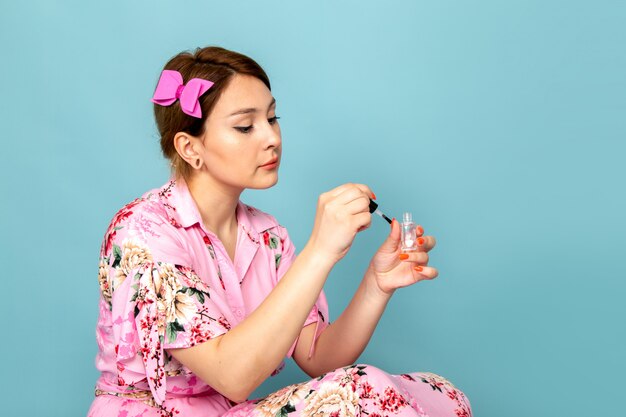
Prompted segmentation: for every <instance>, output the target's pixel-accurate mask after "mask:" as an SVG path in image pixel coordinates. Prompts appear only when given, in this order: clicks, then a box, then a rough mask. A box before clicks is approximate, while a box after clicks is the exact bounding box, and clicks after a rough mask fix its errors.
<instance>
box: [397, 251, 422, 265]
mask: <svg viewBox="0 0 626 417" xmlns="http://www.w3.org/2000/svg"><path fill="white" fill-rule="evenodd" d="M398 259H400V260H401V261H403V262H414V263H416V264H422V265H426V264H428V254H427V253H426V252H404V253H401V254H400V255H399V256H398Z"/></svg>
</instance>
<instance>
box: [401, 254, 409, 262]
mask: <svg viewBox="0 0 626 417" xmlns="http://www.w3.org/2000/svg"><path fill="white" fill-rule="evenodd" d="M399 258H400V260H401V261H404V260H405V259H409V255H407V254H406V253H401V254H400V256H399Z"/></svg>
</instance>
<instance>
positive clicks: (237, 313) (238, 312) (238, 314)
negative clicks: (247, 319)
mask: <svg viewBox="0 0 626 417" xmlns="http://www.w3.org/2000/svg"><path fill="white" fill-rule="evenodd" d="M235 315H236V316H237V317H239V318H241V317H243V311H241V310H240V309H237V310H235Z"/></svg>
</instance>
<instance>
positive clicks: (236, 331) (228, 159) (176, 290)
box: [89, 47, 471, 417]
mask: <svg viewBox="0 0 626 417" xmlns="http://www.w3.org/2000/svg"><path fill="white" fill-rule="evenodd" d="M152 101H153V102H154V112H155V117H156V124H157V126H158V129H159V132H160V135H161V147H162V150H163V153H164V155H165V156H166V157H167V158H168V159H169V160H170V161H171V164H172V167H173V176H172V179H171V180H170V181H168V182H167V183H166V184H165V185H164V186H163V187H161V188H158V189H155V190H152V191H149V192H147V193H146V194H144V195H143V196H142V197H141V198H139V199H137V200H135V201H133V202H132V203H130V204H128V205H126V206H125V207H124V208H122V209H121V210H120V211H119V212H118V213H117V214H116V215H115V216H114V218H113V220H112V222H111V224H110V226H109V229H108V231H107V232H106V234H105V237H104V242H103V244H102V249H101V253H100V270H99V282H100V289H101V298H100V316H99V320H98V325H97V340H98V347H99V353H98V356H97V358H96V366H97V368H98V369H99V370H100V371H101V376H100V378H99V379H98V382H97V386H96V398H95V400H94V402H93V404H92V406H91V409H90V410H89V416H93V417H97V416H119V417H131V416H144V417H148V416H163V415H166V416H174V415H180V416H208V417H218V416H226V417H231V416H263V417H274V416H277V417H300V416H301V415H302V416H307V417H308V416H314V415H315V416H322V415H323V416H326V415H329V416H337V417H338V416H356V415H359V414H361V415H370V417H376V416H391V415H396V414H397V415H411V416H430V417H439V416H470V415H471V410H470V406H469V403H468V401H467V399H466V397H465V396H464V395H463V393H462V392H461V391H459V390H457V389H456V388H454V386H452V384H450V383H449V382H448V381H447V380H445V379H444V378H442V377H439V376H437V375H434V374H428V373H410V374H403V375H390V374H387V373H386V372H384V371H382V370H380V369H377V368H375V367H372V366H369V365H354V362H355V361H356V359H357V358H358V357H359V355H360V354H361V353H362V352H363V350H364V349H365V347H366V345H367V343H368V341H369V339H370V337H371V335H372V333H373V332H374V329H375V327H376V324H377V323H378V321H379V319H380V317H381V315H382V313H383V311H384V309H385V306H386V304H387V302H388V301H389V299H390V298H391V296H392V295H393V293H394V291H395V290H396V289H398V288H401V287H405V286H408V285H411V284H414V283H416V282H418V281H420V280H423V279H432V278H435V277H436V276H437V270H436V269H434V268H432V267H429V266H427V264H428V254H427V253H428V251H429V250H430V249H432V248H433V247H434V245H435V240H434V238H433V237H431V236H422V234H423V230H422V229H421V228H418V230H419V235H420V236H421V237H420V239H419V243H420V250H418V251H416V252H412V253H410V254H405V253H401V251H400V228H399V224H398V222H396V221H395V220H394V221H393V222H392V225H391V231H390V234H389V236H388V238H387V239H386V241H384V242H383V243H382V245H381V246H380V249H379V250H378V251H377V252H376V254H375V255H374V257H373V258H372V260H371V261H370V263H369V267H368V268H367V271H366V273H365V275H364V277H363V279H362V281H361V284H360V286H359V288H358V290H357V291H356V293H355V294H354V297H353V298H352V300H351V302H350V304H349V305H348V307H347V308H346V309H345V310H344V311H343V313H342V314H341V315H340V316H339V317H338V318H337V319H336V320H335V321H334V322H333V323H332V324H331V323H329V321H328V317H329V316H328V306H327V303H326V299H325V296H324V293H323V291H322V287H323V285H324V282H325V281H326V279H327V277H328V274H329V272H330V270H331V269H332V268H333V266H334V265H335V264H336V263H337V262H338V261H339V260H340V259H341V258H342V257H343V256H344V255H345V254H346V253H347V252H348V250H349V249H350V246H351V244H352V241H353V239H354V237H355V236H356V234H357V233H358V232H359V231H361V230H363V229H365V228H367V227H368V226H369V224H370V221H371V215H370V213H369V202H370V198H372V199H375V198H376V197H375V196H374V194H373V192H372V191H371V190H370V189H369V188H368V187H367V186H365V185H361V184H344V185H341V186H339V187H337V188H335V189H333V190H330V191H328V192H326V193H324V194H322V195H321V196H320V197H319V200H318V206H317V214H316V218H315V224H314V227H313V231H312V233H311V236H310V239H309V240H308V242H307V244H306V245H305V247H304V248H303V249H302V251H301V252H300V253H299V255H298V256H297V257H296V253H295V248H294V245H293V243H292V242H291V240H290V239H289V235H288V234H287V231H286V230H285V228H284V227H282V226H281V225H280V224H279V223H278V222H277V221H276V219H275V218H274V217H272V216H271V215H269V214H266V213H263V212H261V211H259V210H257V209H255V208H253V207H251V206H248V205H245V204H243V203H242V202H241V201H240V200H239V198H240V195H241V193H242V192H243V190H245V189H246V188H254V189H265V188H269V187H271V186H273V185H274V184H276V182H277V181H278V168H279V166H280V161H281V141H282V138H281V133H280V126H279V123H278V117H277V116H276V100H275V99H274V97H273V96H272V93H271V88H270V82H269V79H268V77H267V75H266V74H265V72H264V71H263V69H261V67H260V66H259V65H258V64H257V63H256V62H254V61H253V60H252V59H250V58H248V57H246V56H244V55H241V54H239V53H236V52H232V51H228V50H225V49H222V48H217V47H207V48H203V49H198V50H196V51H195V52H194V53H188V52H183V53H180V54H178V55H177V56H175V57H174V58H172V59H171V60H170V61H169V62H168V63H167V64H166V65H165V68H164V71H163V72H162V74H161V77H160V79H159V82H158V85H157V88H156V91H155V93H154V97H153V100H152ZM285 357H293V359H294V360H295V362H296V363H297V364H298V365H299V366H300V367H301V368H302V370H303V371H304V372H306V373H307V374H308V375H310V376H311V377H312V378H314V379H312V380H310V381H307V382H303V383H300V384H295V385H291V386H288V387H285V388H284V389H282V390H280V391H278V392H276V393H274V394H272V395H270V396H268V397H266V398H263V399H256V400H248V396H249V395H250V394H251V393H252V392H253V391H254V390H255V389H256V388H257V387H258V386H259V385H260V384H261V383H262V382H263V381H264V380H265V379H266V378H267V377H269V376H270V375H271V374H272V373H275V372H277V371H278V370H279V369H280V367H281V364H282V361H283V360H284V359H285Z"/></svg>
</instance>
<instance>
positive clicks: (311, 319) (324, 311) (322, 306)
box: [276, 226, 329, 358]
mask: <svg viewBox="0 0 626 417" xmlns="http://www.w3.org/2000/svg"><path fill="white" fill-rule="evenodd" d="M278 233H279V236H280V240H281V247H282V255H281V257H280V263H279V264H278V266H277V271H276V272H277V277H278V280H280V279H282V277H283V276H284V275H285V273H286V272H287V271H288V270H289V268H290V267H291V264H292V263H293V261H294V260H295V258H296V247H295V245H294V244H293V242H292V241H291V239H290V238H289V234H288V233H287V230H286V229H285V228H284V227H282V226H281V227H279V230H278ZM313 323H315V335H314V336H313V341H312V343H311V346H310V348H309V358H310V357H311V356H313V353H314V351H315V342H316V341H317V338H318V337H319V335H320V334H321V333H322V331H323V330H324V329H325V328H326V327H327V326H328V324H329V322H328V302H327V301H326V295H325V294H324V290H322V291H320V294H319V296H318V297H317V301H316V302H315V304H314V305H313V308H311V311H310V312H309V315H308V316H307V318H306V320H305V321H304V324H303V325H302V327H306V326H308V325H309V324H313ZM298 340H299V338H297V339H296V340H295V341H294V343H293V345H291V348H290V349H289V351H288V352H287V357H289V358H290V357H292V356H293V352H294V350H295V349H296V345H297V344H298Z"/></svg>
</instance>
